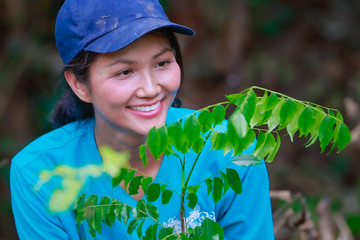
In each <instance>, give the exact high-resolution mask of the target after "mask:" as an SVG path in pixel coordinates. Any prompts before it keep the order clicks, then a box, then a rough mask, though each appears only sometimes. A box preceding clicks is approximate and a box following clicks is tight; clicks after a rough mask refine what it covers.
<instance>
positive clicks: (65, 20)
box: [55, 0, 195, 64]
mask: <svg viewBox="0 0 360 240" xmlns="http://www.w3.org/2000/svg"><path fill="white" fill-rule="evenodd" d="M164 27H166V28H170V29H171V30H172V31H174V32H177V33H181V34H186V35H194V33H195V32H194V31H193V30H192V29H190V28H188V27H185V26H182V25H179V24H176V23H172V22H170V21H169V19H168V17H167V16H166V14H165V12H164V10H163V8H162V6H161V5H160V3H159V2H158V0H66V1H65V2H64V4H63V6H62V7H61V9H60V11H59V13H58V16H57V19H56V26H55V38H56V45H57V48H58V50H59V52H60V56H61V58H62V60H63V62H64V64H68V63H69V62H70V61H71V60H72V59H73V58H75V57H76V56H77V55H78V54H79V53H80V52H81V51H82V50H87V51H92V52H97V53H108V52H114V51H117V50H120V49H122V48H124V47H126V46H127V45H129V44H131V43H132V42H134V41H135V40H137V39H138V38H140V37H141V36H143V35H145V34H147V33H149V32H150V31H153V30H155V29H159V28H164Z"/></svg>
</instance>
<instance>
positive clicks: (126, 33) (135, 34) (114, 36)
mask: <svg viewBox="0 0 360 240" xmlns="http://www.w3.org/2000/svg"><path fill="white" fill-rule="evenodd" d="M159 28H169V29H171V30H172V31H174V32H176V33H180V34H185V35H194V34H195V32H194V30H192V29H191V28H188V27H185V26H183V25H179V24H176V23H172V22H170V21H168V20H163V19H159V18H140V19H137V20H136V21H132V22H130V23H128V24H125V25H122V26H119V27H117V28H115V29H114V30H112V31H111V32H108V33H107V34H105V35H103V36H101V37H99V38H98V39H96V40H95V41H93V42H91V43H90V44H89V45H87V46H85V47H84V50H87V51H92V52H97V53H109V52H114V51H117V50H120V49H122V48H125V47H126V46H128V45H129V44H131V43H133V42H134V41H136V40H137V39H139V38H140V37H142V36H144V35H145V34H147V33H149V32H151V31H154V30H156V29H159Z"/></svg>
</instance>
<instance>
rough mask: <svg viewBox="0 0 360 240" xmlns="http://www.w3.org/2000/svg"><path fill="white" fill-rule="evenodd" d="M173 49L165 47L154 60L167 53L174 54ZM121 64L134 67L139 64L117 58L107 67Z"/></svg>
mask: <svg viewBox="0 0 360 240" xmlns="http://www.w3.org/2000/svg"><path fill="white" fill-rule="evenodd" d="M172 51H173V50H172V48H169V47H165V48H163V49H162V50H161V51H160V52H159V53H157V54H155V55H154V56H153V57H152V59H156V58H158V57H160V56H161V55H163V54H165V53H167V52H172ZM119 63H122V64H130V65H134V64H136V63H137V61H134V60H128V59H124V58H121V57H119V58H117V59H115V60H114V61H112V62H111V63H109V64H108V65H106V67H111V66H114V65H116V64H119Z"/></svg>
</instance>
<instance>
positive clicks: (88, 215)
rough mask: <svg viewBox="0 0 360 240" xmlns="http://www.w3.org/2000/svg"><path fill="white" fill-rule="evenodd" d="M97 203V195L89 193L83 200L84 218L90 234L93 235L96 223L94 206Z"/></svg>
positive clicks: (94, 234)
mask: <svg viewBox="0 0 360 240" xmlns="http://www.w3.org/2000/svg"><path fill="white" fill-rule="evenodd" d="M97 203H98V196H97V195H91V196H90V197H88V198H87V199H85V201H84V208H85V209H86V212H85V219H86V221H87V223H88V230H89V232H90V234H91V235H92V236H93V237H95V236H96V230H95V229H96V224H95V207H94V206H96V205H97Z"/></svg>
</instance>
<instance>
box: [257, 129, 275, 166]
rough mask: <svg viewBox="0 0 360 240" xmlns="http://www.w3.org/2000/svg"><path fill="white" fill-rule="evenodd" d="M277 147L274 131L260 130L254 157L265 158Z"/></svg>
mask: <svg viewBox="0 0 360 240" xmlns="http://www.w3.org/2000/svg"><path fill="white" fill-rule="evenodd" d="M275 148H276V142H275V138H274V136H273V135H272V133H263V132H262V131H260V132H259V137H258V141H257V143H256V146H255V151H254V153H253V154H254V157H256V158H257V159H263V158H265V156H266V155H267V154H269V153H270V152H272V151H273V150H274V149H275Z"/></svg>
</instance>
